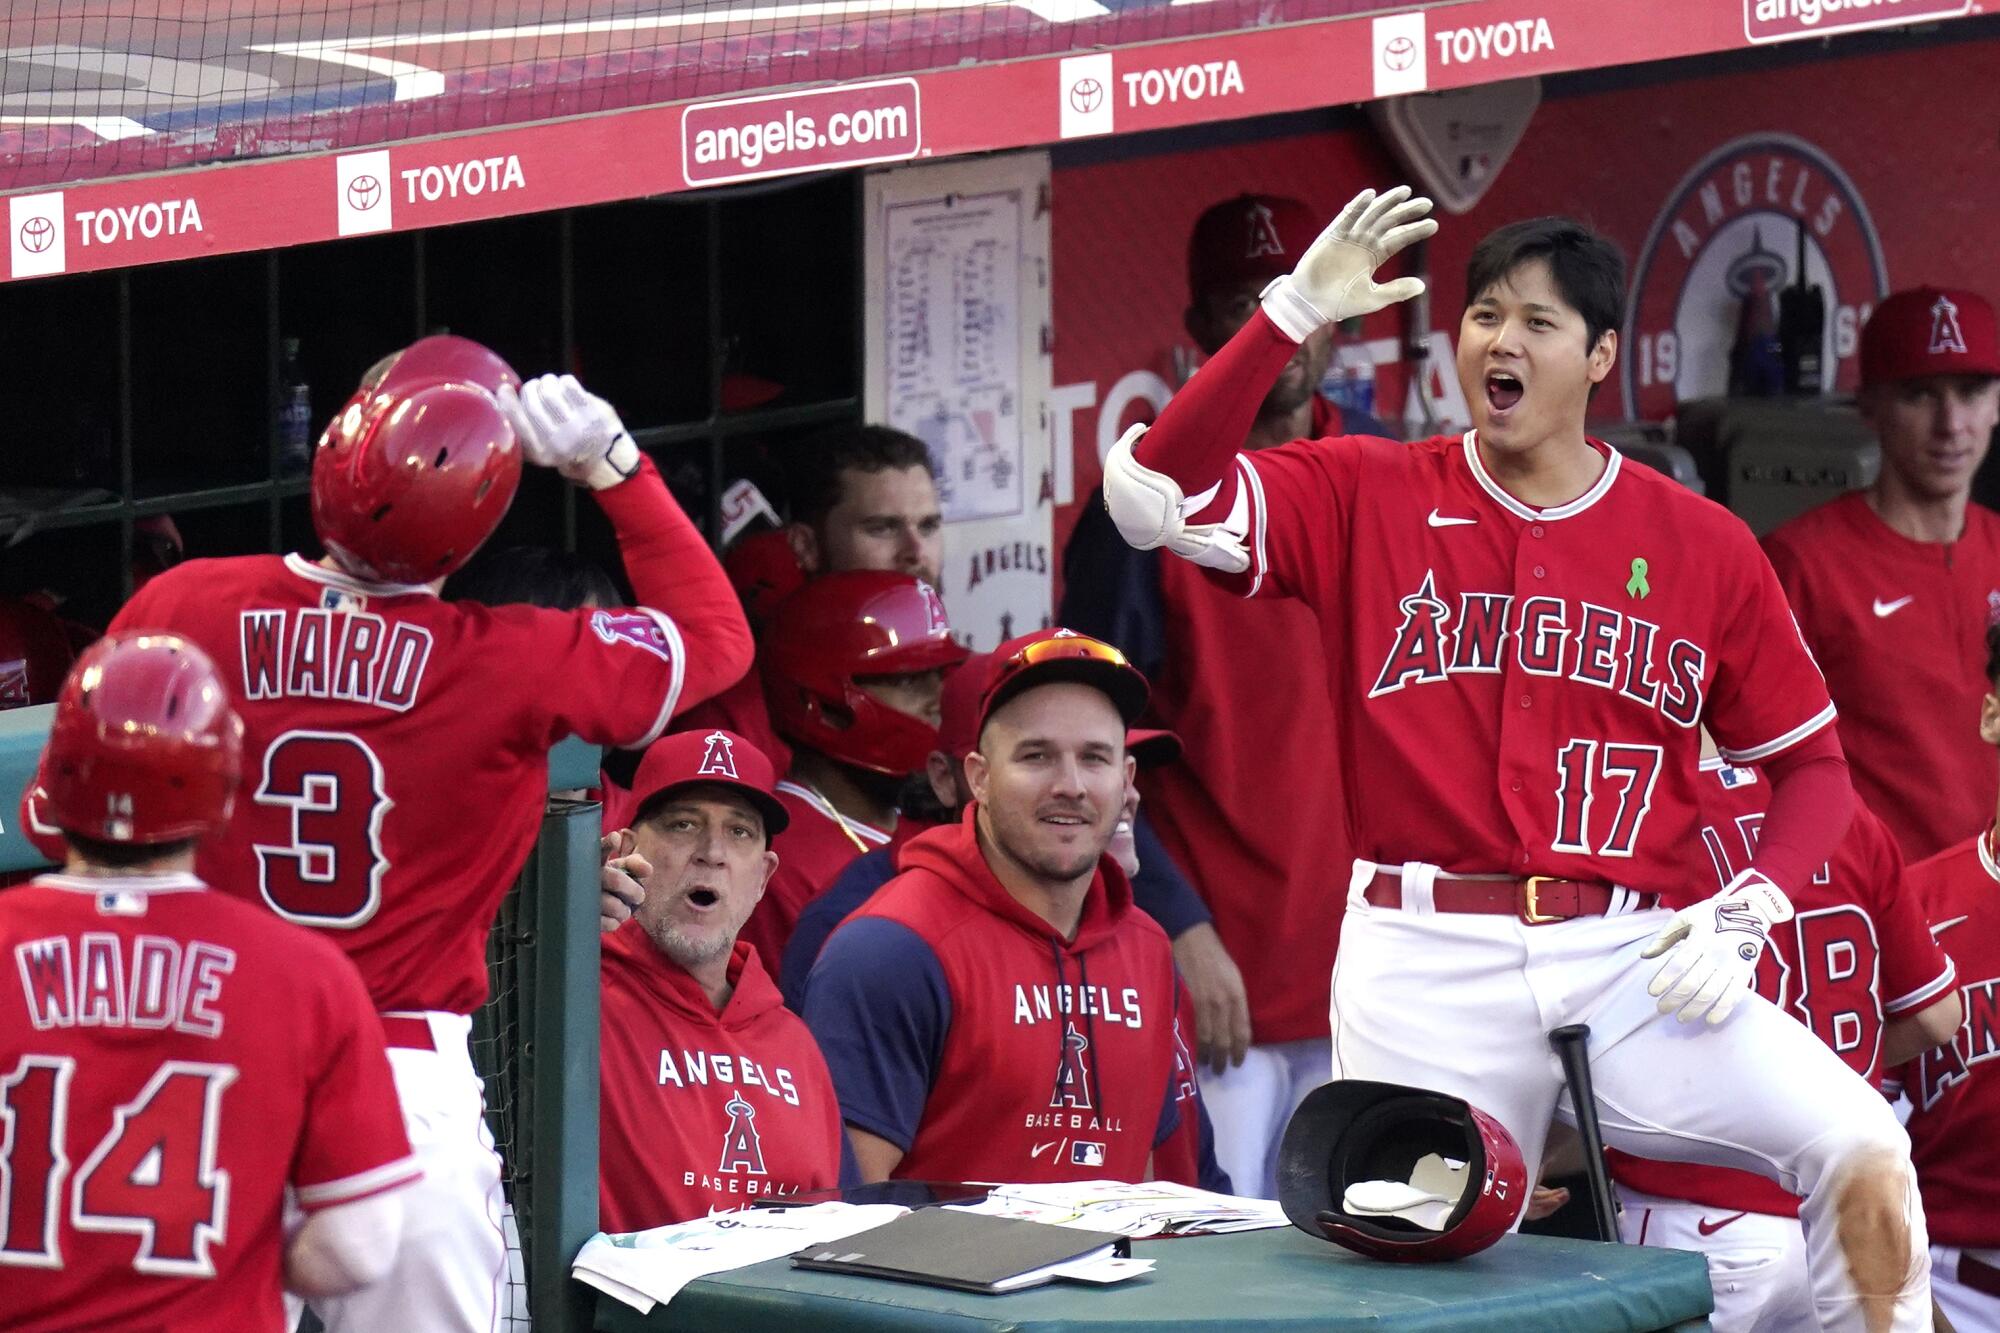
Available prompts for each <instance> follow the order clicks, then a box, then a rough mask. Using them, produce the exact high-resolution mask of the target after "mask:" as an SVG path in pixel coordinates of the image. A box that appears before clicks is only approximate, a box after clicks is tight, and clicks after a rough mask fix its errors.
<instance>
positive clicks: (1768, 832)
mask: <svg viewBox="0 0 2000 1333" xmlns="http://www.w3.org/2000/svg"><path fill="white" fill-rule="evenodd" d="M1764 775H1765V776H1766V777H1768V778H1769V779H1770V780H1771V800H1770V803H1769V804H1768V805H1766V806H1765V808H1764V824H1763V827H1762V828H1761V829H1760V830H1759V831H1758V834H1757V854H1756V856H1754V857H1753V858H1751V861H1750V868H1751V869H1752V870H1755V871H1757V872H1758V873H1760V874H1762V875H1764V876H1765V877H1766V878H1768V879H1769V880H1770V881H1771V882H1772V883H1773V884H1776V885H1777V886H1778V887H1779V888H1781V889H1784V890H1785V891H1786V892H1788V893H1789V892H1791V891H1793V890H1795V889H1797V888H1798V887H1799V886H1800V885H1802V884H1806V883H1808V882H1810V881H1811V879H1812V877H1813V875H1814V873H1816V872H1817V871H1818V869H1819V868H1820V867H1821V866H1823V865H1825V864H1826V863H1827V862H1828V861H1829V860H1830V859H1832V856H1833V851H1834V848H1836V847H1838V846H1839V845H1840V839H1841V837H1842V836H1843V835H1844V834H1845V833H1846V832H1847V825H1848V821H1849V819H1850V818H1851V817H1852V816H1853V814H1854V807H1855V801H1854V785H1853V784H1852V783H1851V782H1849V781H1848V777H1847V757H1846V756H1845V755H1843V754H1842V753H1841V752H1840V740H1839V737H1837V736H1836V735H1835V734H1834V731H1833V728H1831V727H1824V728H1821V729H1820V730H1819V731H1816V732H1813V733H1811V734H1810V735H1808V736H1807V737H1806V738H1805V739H1804V740H1802V741H1799V742H1798V743H1796V744H1794V745H1792V746H1791V747H1790V748H1789V749H1786V750H1784V751H1781V752H1780V753H1778V754H1777V755H1775V756H1773V757H1772V758H1770V759H1767V760H1765V761H1764Z"/></svg>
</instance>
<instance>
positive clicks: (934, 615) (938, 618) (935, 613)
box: [917, 579, 951, 634]
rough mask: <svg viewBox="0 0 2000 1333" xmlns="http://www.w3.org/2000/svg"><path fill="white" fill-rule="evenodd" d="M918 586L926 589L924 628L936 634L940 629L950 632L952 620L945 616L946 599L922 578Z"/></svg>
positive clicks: (918, 581)
mask: <svg viewBox="0 0 2000 1333" xmlns="http://www.w3.org/2000/svg"><path fill="white" fill-rule="evenodd" d="M917 586H918V587H919V588H922V589H923V590H924V628H925V629H927V630H929V631H930V632H931V633H933V634H935V633H938V632H940V631H942V632H944V633H947V634H949V633H950V632H951V621H950V620H949V619H947V618H946V617H945V613H944V599H943V598H941V597H939V596H938V595H937V589H936V588H933V587H932V586H931V585H930V584H928V583H926V582H925V581H924V580H922V579H918V580H917Z"/></svg>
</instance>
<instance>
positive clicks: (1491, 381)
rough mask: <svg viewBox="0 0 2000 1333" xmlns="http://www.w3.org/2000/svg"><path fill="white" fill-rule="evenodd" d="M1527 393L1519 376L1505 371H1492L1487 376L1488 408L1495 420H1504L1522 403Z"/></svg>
mask: <svg viewBox="0 0 2000 1333" xmlns="http://www.w3.org/2000/svg"><path fill="white" fill-rule="evenodd" d="M1524 391H1525V386H1523V385H1522V383H1521V379H1520V377H1519V376H1518V375H1515V374H1513V373H1512V372H1510V371H1505V370H1492V371H1488V372H1487V374H1486V408H1487V410H1488V411H1489V412H1491V413H1492V414H1493V416H1494V417H1495V418H1498V419H1502V420H1504V419H1505V418H1506V415H1507V413H1508V412H1510V411H1512V410H1513V409H1514V407H1515V405H1516V404H1518V403H1519V402H1520V401H1521V395H1522V393H1523V392H1524Z"/></svg>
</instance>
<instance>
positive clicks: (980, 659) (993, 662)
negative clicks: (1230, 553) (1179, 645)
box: [938, 631, 1181, 768]
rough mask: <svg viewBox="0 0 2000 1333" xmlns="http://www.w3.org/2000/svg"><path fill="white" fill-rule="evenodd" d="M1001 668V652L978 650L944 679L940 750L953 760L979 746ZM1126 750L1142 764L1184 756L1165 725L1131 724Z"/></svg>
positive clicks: (939, 733) (1168, 761) (1177, 740)
mask: <svg viewBox="0 0 2000 1333" xmlns="http://www.w3.org/2000/svg"><path fill="white" fill-rule="evenodd" d="M1045 632H1046V631H1045ZM1027 637H1028V638H1030V639H1032V638H1036V637H1039V636H1036V635H1029V636H1027ZM1015 642H1017V643H1018V642H1021V640H1018V639H1017V640H1015ZM999 670H1000V654H999V653H997V652H991V653H976V654H974V655H973V656H971V657H969V658H967V659H966V660H965V665H964V666H962V667H960V668H959V669H958V670H956V671H954V672H952V673H951V674H950V675H948V676H946V677H945V678H944V698H943V704H942V708H943V712H944V721H943V722H941V723H940V724H939V725H938V749H939V750H940V751H941V752H943V753H945V754H948V755H950V756H951V757H952V758H953V759H963V758H965V756H966V755H968V754H971V753H972V752H973V751H974V750H976V749H978V748H979V731H980V726H981V723H982V721H983V716H982V714H981V713H980V709H979V705H980V701H981V700H982V699H984V698H985V697H986V690H987V687H988V686H989V685H991V684H992V683H993V677H994V675H995V674H996V673H998V671H999ZM1133 670H1134V671H1136V670H1137V668H1133ZM1125 749H1126V750H1127V751H1128V752H1129V753H1130V754H1131V756H1132V757H1133V758H1134V759H1136V760H1138V761H1139V767H1141V768H1153V767H1156V766H1158V765H1160V764H1171V763H1172V762H1173V761H1174V760H1176V759H1178V758H1180V757H1181V738H1180V737H1179V736H1178V735H1176V734H1174V733H1173V732H1171V731H1167V730H1165V729H1163V728H1157V727H1151V728H1149V727H1131V728H1128V729H1127V730H1126V732H1125Z"/></svg>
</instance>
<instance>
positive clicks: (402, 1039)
mask: <svg viewBox="0 0 2000 1333" xmlns="http://www.w3.org/2000/svg"><path fill="white" fill-rule="evenodd" d="M382 1035H383V1037H384V1038H386V1039H387V1042H388V1044H389V1045H391V1046H394V1047H396V1048H397V1049H398V1050H404V1051H434V1050H436V1049H437V1038H435V1037H433V1036H432V1035H431V1021H430V1020H429V1019H428V1018H421V1017H418V1016H417V1015H415V1014H383V1015H382Z"/></svg>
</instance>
